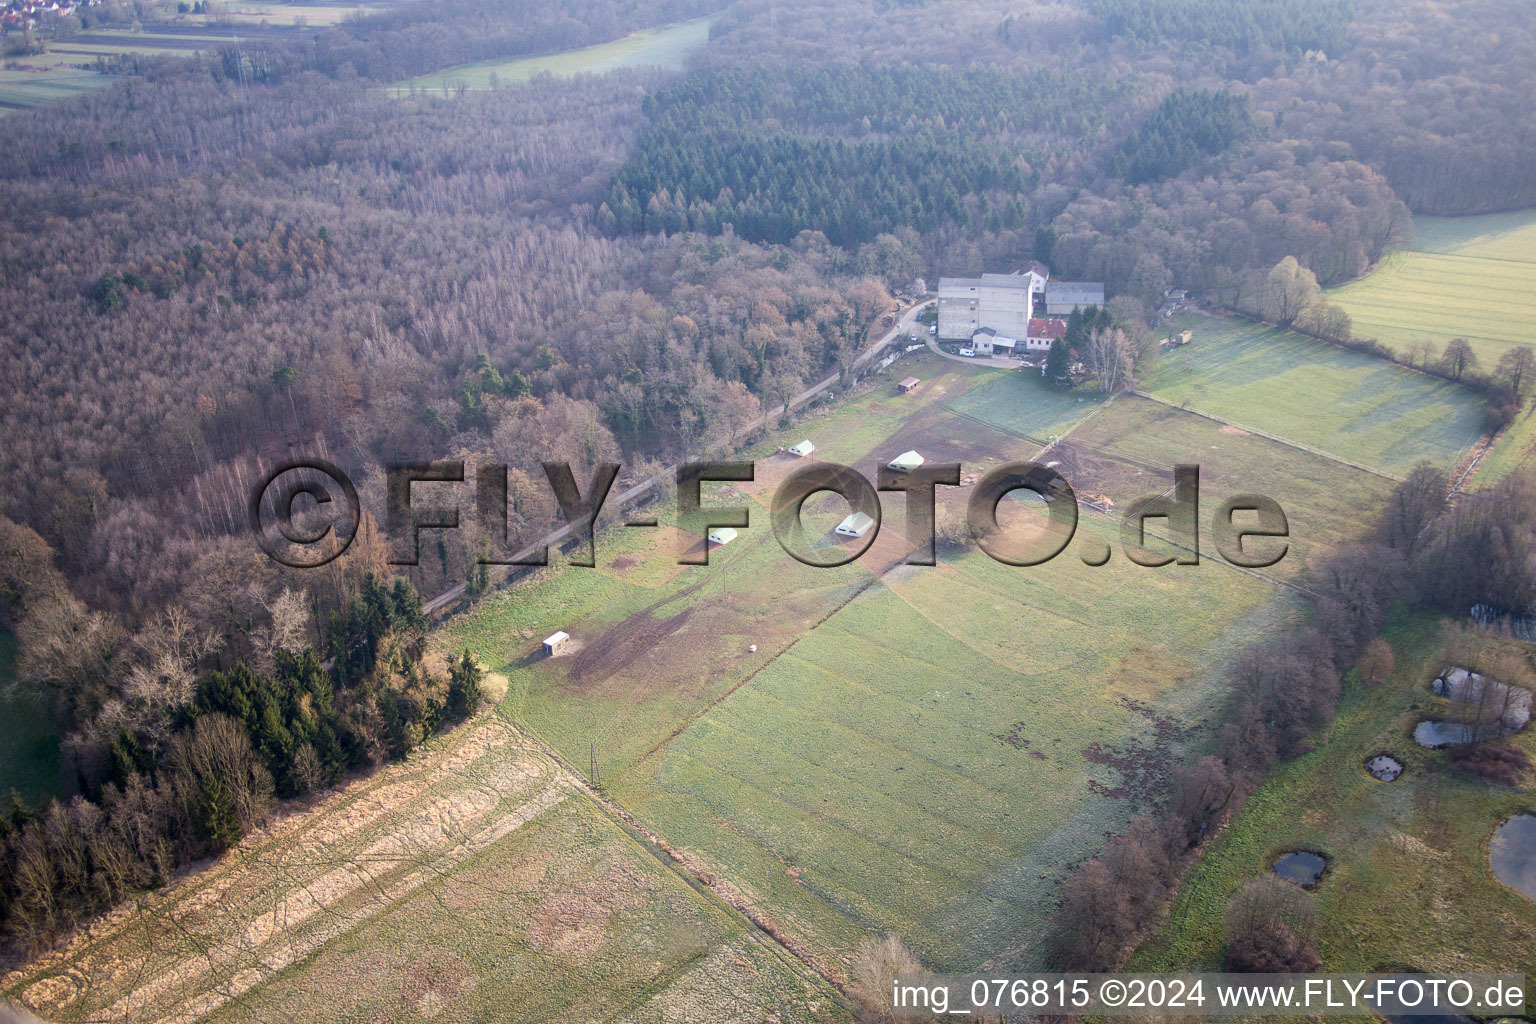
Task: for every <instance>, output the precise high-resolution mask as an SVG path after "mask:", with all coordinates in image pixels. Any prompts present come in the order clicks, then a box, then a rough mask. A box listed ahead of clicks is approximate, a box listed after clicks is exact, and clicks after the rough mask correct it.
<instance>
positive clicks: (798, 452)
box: [789, 441, 816, 459]
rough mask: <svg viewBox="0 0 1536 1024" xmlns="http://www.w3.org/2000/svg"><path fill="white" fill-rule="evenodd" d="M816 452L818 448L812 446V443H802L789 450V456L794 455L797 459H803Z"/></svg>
mask: <svg viewBox="0 0 1536 1024" xmlns="http://www.w3.org/2000/svg"><path fill="white" fill-rule="evenodd" d="M815 450H816V446H815V445H813V444H811V442H809V441H801V442H800V443H799V444H797V445H795V446H793V447H792V448H790V449H789V454H791V455H793V456H794V457H795V458H797V459H803V458H805V457H806V456H807V455H809V454H811V452H813V451H815Z"/></svg>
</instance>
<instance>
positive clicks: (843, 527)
mask: <svg viewBox="0 0 1536 1024" xmlns="http://www.w3.org/2000/svg"><path fill="white" fill-rule="evenodd" d="M874 525H875V521H874V520H873V519H871V518H870V517H869V516H867V515H865V514H864V513H863V512H855V513H853V514H852V515H850V516H849V517H848V518H847V519H844V520H843V521H842V522H840V523H838V524H837V534H838V536H840V537H862V536H864V535H865V534H866V533H868V532H869V528H870V527H871V526H874Z"/></svg>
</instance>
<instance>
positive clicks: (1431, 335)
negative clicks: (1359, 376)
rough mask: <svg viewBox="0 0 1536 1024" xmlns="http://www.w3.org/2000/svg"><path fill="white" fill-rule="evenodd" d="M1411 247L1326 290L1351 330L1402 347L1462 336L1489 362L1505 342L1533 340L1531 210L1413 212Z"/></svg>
mask: <svg viewBox="0 0 1536 1024" xmlns="http://www.w3.org/2000/svg"><path fill="white" fill-rule="evenodd" d="M1414 229H1415V241H1414V242H1413V244H1412V245H1411V247H1410V248H1409V249H1408V250H1406V251H1403V252H1399V253H1397V254H1395V255H1393V256H1391V257H1389V258H1388V259H1387V260H1386V261H1385V263H1384V264H1383V265H1382V266H1381V268H1380V269H1378V270H1377V271H1376V272H1375V273H1373V274H1371V275H1370V276H1368V277H1365V278H1362V279H1361V280H1359V281H1353V282H1351V283H1349V284H1346V285H1344V286H1342V287H1340V288H1336V289H1333V290H1331V291H1330V292H1328V296H1327V297H1328V299H1329V301H1331V302H1336V303H1338V304H1339V305H1340V306H1343V307H1344V309H1345V310H1347V311H1348V312H1349V315H1350V317H1351V318H1352V319H1353V320H1354V333H1355V336H1356V337H1361V338H1376V339H1377V340H1379V341H1381V342H1383V343H1384V344H1386V345H1389V346H1391V347H1392V348H1393V349H1395V350H1397V351H1399V352H1404V351H1406V350H1407V349H1408V348H1409V346H1411V345H1412V344H1413V343H1414V342H1416V341H1420V340H1426V341H1430V342H1433V343H1434V345H1435V346H1436V349H1437V351H1438V349H1440V348H1443V347H1444V345H1445V343H1446V342H1447V341H1449V340H1451V339H1452V338H1466V339H1467V340H1468V341H1470V342H1471V343H1472V347H1473V349H1474V350H1475V351H1476V352H1477V355H1478V358H1479V360H1480V361H1481V362H1482V363H1483V364H1484V365H1485V367H1486V368H1489V369H1491V368H1492V366H1493V364H1494V363H1495V362H1497V361H1498V357H1499V355H1500V353H1502V352H1503V351H1504V350H1505V349H1506V348H1508V347H1509V346H1510V345H1515V344H1521V345H1529V344H1536V212H1530V211H1526V212H1522V213H1510V214H1489V215H1487V216H1481V217H1416V218H1414Z"/></svg>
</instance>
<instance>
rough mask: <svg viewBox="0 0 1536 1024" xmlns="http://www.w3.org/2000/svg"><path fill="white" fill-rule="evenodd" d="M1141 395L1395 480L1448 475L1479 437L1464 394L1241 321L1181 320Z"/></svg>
mask: <svg viewBox="0 0 1536 1024" xmlns="http://www.w3.org/2000/svg"><path fill="white" fill-rule="evenodd" d="M1183 330H1190V331H1193V332H1194V334H1193V343H1192V344H1190V345H1186V346H1184V347H1182V348H1178V349H1174V350H1171V351H1169V352H1166V353H1165V354H1164V355H1163V356H1162V357H1161V358H1160V359H1159V360H1158V362H1157V367H1156V370H1155V372H1154V374H1153V375H1152V377H1151V379H1150V380H1147V381H1144V382H1143V384H1142V388H1143V390H1145V391H1146V392H1147V393H1148V394H1151V395H1153V396H1155V397H1157V398H1161V399H1163V400H1165V401H1168V402H1171V403H1173V404H1174V405H1180V406H1184V407H1187V408H1189V409H1193V410H1196V411H1198V412H1204V413H1209V414H1211V415H1214V416H1217V417H1220V418H1222V419H1225V420H1230V421H1232V422H1234V423H1237V424H1240V425H1242V426H1246V427H1251V428H1253V429H1255V430H1259V431H1263V432H1265V433H1269V434H1274V435H1277V436H1280V437H1284V438H1287V439H1289V440H1292V441H1297V442H1300V443H1301V444H1304V445H1308V446H1311V447H1314V448H1317V449H1320V450H1322V451H1325V452H1328V453H1329V454H1331V455H1335V456H1337V457H1339V458H1341V459H1345V460H1348V461H1350V462H1356V463H1359V464H1361V465H1364V466H1369V467H1371V468H1373V469H1378V470H1381V471H1383V472H1387V473H1392V474H1396V475H1403V474H1405V473H1407V472H1408V470H1410V469H1411V468H1412V467H1413V466H1414V464H1415V463H1417V462H1418V461H1420V460H1421V459H1427V460H1429V461H1430V462H1433V463H1434V464H1435V465H1437V466H1440V467H1441V468H1443V469H1447V470H1449V469H1450V467H1452V466H1453V465H1455V464H1456V462H1457V460H1458V459H1460V457H1461V456H1462V454H1463V453H1465V452H1466V451H1467V449H1468V448H1470V447H1471V446H1472V445H1473V444H1474V443H1475V442H1476V441H1477V439H1478V438H1479V437H1480V436H1481V435H1482V432H1483V401H1482V399H1481V398H1480V397H1479V396H1478V395H1477V394H1476V393H1475V392H1473V391H1471V390H1470V389H1468V388H1464V387H1461V386H1459V385H1456V384H1452V383H1450V382H1449V381H1443V380H1440V379H1438V378H1435V377H1430V376H1427V375H1425V374H1421V373H1415V372H1414V371H1412V370H1409V369H1407V368H1405V367H1401V366H1396V365H1394V364H1392V363H1390V362H1387V361H1385V360H1382V359H1375V358H1372V357H1371V356H1367V355H1364V354H1362V353H1359V352H1352V351H1350V350H1348V349H1342V348H1339V347H1337V346H1334V345H1328V344H1325V343H1323V342H1320V341H1315V340H1313V339H1311V338H1307V337H1305V336H1303V335H1299V334H1296V333H1294V332H1292V331H1286V330H1282V329H1279V328H1273V327H1266V326H1264V325H1262V324H1255V323H1252V322H1251V321H1248V320H1244V319H1241V318H1239V317H1230V318H1216V317H1209V316H1203V315H1200V314H1185V315H1182V316H1180V317H1178V318H1176V319H1175V320H1174V321H1173V323H1172V325H1171V326H1170V327H1169V328H1168V331H1169V333H1170V334H1177V333H1178V332H1180V331H1183Z"/></svg>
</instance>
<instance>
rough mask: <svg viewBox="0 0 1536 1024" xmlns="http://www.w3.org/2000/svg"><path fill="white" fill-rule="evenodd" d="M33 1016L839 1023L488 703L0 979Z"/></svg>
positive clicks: (812, 986) (745, 930) (795, 971)
mask: <svg viewBox="0 0 1536 1024" xmlns="http://www.w3.org/2000/svg"><path fill="white" fill-rule="evenodd" d="M0 994H3V995H4V996H5V997H7V998H10V999H15V1000H18V1001H19V1002H21V1003H22V1004H23V1005H25V1006H27V1007H29V1008H30V1009H32V1010H34V1011H36V1012H37V1013H38V1014H39V1015H40V1016H43V1017H44V1018H46V1019H48V1020H51V1021H89V1020H113V1021H146V1022H147V1021H163V1020H192V1019H199V1020H203V1019H206V1020H211V1021H230V1022H233V1021H239V1022H274V1024H276V1022H289V1021H300V1020H314V1019H317V1017H316V1014H317V1013H319V1014H320V1018H319V1019H324V1020H327V1021H369V1020H378V1019H383V1018H387V1019H389V1020H397V1021H425V1020H436V1021H449V1022H453V1021H460V1022H470V1021H483V1020H497V1021H528V1022H530V1024H532V1022H540V1024H542V1022H545V1021H587V1020H593V1019H599V1018H600V1019H604V1020H615V1021H626V1020H636V1021H654V1020H687V1021H707V1022H715V1021H718V1022H741V1024H755V1022H757V1021H760V1020H761V1019H762V1016H761V1008H762V1007H763V1006H768V1005H772V1006H774V1007H775V1008H776V1009H777V1010H778V1012H779V1014H780V1019H782V1020H785V1021H804V1022H823V1021H846V1020H847V1019H848V1018H847V1014H846V1012H845V1011H844V1010H843V1008H842V1004H841V1002H840V1000H839V999H838V997H837V995H836V993H835V992H834V991H833V990H832V989H831V988H830V987H829V986H828V985H826V984H825V982H823V981H821V980H820V979H819V978H818V977H817V976H816V975H814V974H813V973H811V972H810V971H809V970H808V969H807V968H805V967H804V966H803V965H801V964H800V963H799V962H798V961H796V960H794V959H793V958H791V957H789V956H788V955H786V954H785V953H784V952H783V951H782V950H781V949H779V948H778V947H777V946H775V945H774V944H773V943H772V942H770V941H769V940H767V939H766V937H765V936H763V935H762V934H761V933H760V932H758V931H756V930H755V929H754V928H752V926H751V925H750V924H749V923H747V922H746V921H745V920H744V919H742V918H741V917H740V916H739V915H737V914H736V913H735V912H733V911H731V910H729V908H727V907H726V906H725V905H724V904H722V903H721V902H720V901H719V900H718V899H716V898H714V897H712V896H710V895H708V894H706V893H704V892H701V891H700V890H698V889H696V888H695V887H693V886H692V885H691V884H690V883H689V882H688V881H687V880H685V879H684V878H683V876H682V875H681V874H679V873H678V872H676V871H675V870H673V868H672V867H671V866H670V865H668V864H667V863H666V862H665V861H663V860H662V859H661V857H660V856H659V855H658V854H657V853H656V852H655V851H654V850H653V849H651V848H650V847H648V846H646V845H644V844H643V843H642V842H641V841H639V840H638V839H636V838H634V837H632V835H631V834H630V833H629V832H627V831H626V830H625V829H624V828H623V827H621V826H620V825H619V824H617V823H616V822H615V821H613V820H612V819H611V818H609V817H608V816H607V814H606V812H605V811H604V810H603V809H602V808H601V807H600V806H599V805H598V804H597V803H596V802H595V801H594V800H593V799H592V798H591V797H590V796H589V795H587V794H586V793H585V792H584V791H582V790H581V788H580V787H579V785H577V784H576V783H575V781H574V779H573V778H572V777H571V776H570V775H569V774H568V773H567V772H566V771H565V770H564V769H562V768H561V767H560V766H559V765H557V764H555V763H554V762H553V761H551V760H550V759H549V758H548V757H546V756H545V755H543V754H541V753H539V752H538V751H536V750H534V749H531V748H530V747H529V746H528V745H527V743H526V742H525V741H524V740H523V738H522V737H520V736H519V735H517V734H516V733H515V732H514V731H513V730H511V729H510V728H508V727H507V725H506V723H505V721H504V720H503V719H502V718H500V717H499V716H498V715H496V714H494V713H488V714H485V715H483V716H482V717H480V718H479V719H478V720H476V721H473V722H470V723H468V724H465V725H463V726H461V727H460V728H458V729H456V730H454V731H453V732H451V733H449V734H448V735H446V736H443V737H439V738H438V739H436V740H433V741H431V742H430V743H428V744H427V745H426V746H425V747H424V748H423V749H422V750H421V751H419V752H418V753H417V754H414V755H413V756H412V757H411V759H410V760H409V761H407V762H405V763H403V764H397V765H390V766H388V767H386V768H385V769H383V770H382V771H380V772H379V773H378V774H377V775H374V776H371V777H369V778H368V779H366V780H363V781H361V782H358V783H356V784H354V785H351V786H348V787H345V788H344V789H342V790H340V791H338V792H336V793H333V794H331V795H329V796H327V797H325V798H324V799H322V800H320V801H319V802H318V803H317V804H316V805H315V806H314V807H313V808H311V809H308V810H304V811H300V812H297V813H294V814H292V815H290V816H288V817H286V818H283V819H281V820H279V821H277V822H276V823H274V824H273V825H272V826H271V827H270V828H269V829H268V830H266V831H265V832H263V833H261V834H258V835H255V836H252V837H248V839H247V841H246V842H245V843H243V844H242V845H241V846H240V848H239V850H238V852H236V853H234V854H231V855H229V856H227V857H225V858H224V859H223V860H221V861H220V862H219V863H217V864H215V865H213V866H211V867H209V868H208V869H207V870H205V871H202V872H200V873H198V874H196V875H193V876H191V877H189V878H188V879H186V880H185V881H183V882H181V883H180V884H177V885H173V886H170V887H168V888H166V889H164V890H162V891H158V892H152V893H146V894H144V895H143V896H142V897H141V898H140V899H139V900H138V901H137V902H136V903H135V904H133V905H130V906H127V907H124V908H122V909H121V910H120V911H119V912H118V913H117V914H116V915H114V916H113V917H112V918H111V919H109V920H108V921H107V922H105V923H104V924H103V925H101V926H99V927H97V928H95V929H93V931H92V932H91V934H90V935H87V936H83V937H81V938H79V939H78V940H77V941H76V942H75V943H74V944H73V945H71V946H69V947H67V948H65V949H63V950H60V951H59V952H57V953H55V954H51V955H48V956H45V957H43V958H41V959H40V960H38V961H36V962H34V963H33V964H31V965H29V966H28V967H27V968H26V969H25V970H23V971H18V972H13V973H12V974H10V975H7V976H6V977H5V978H4V979H0Z"/></svg>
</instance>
